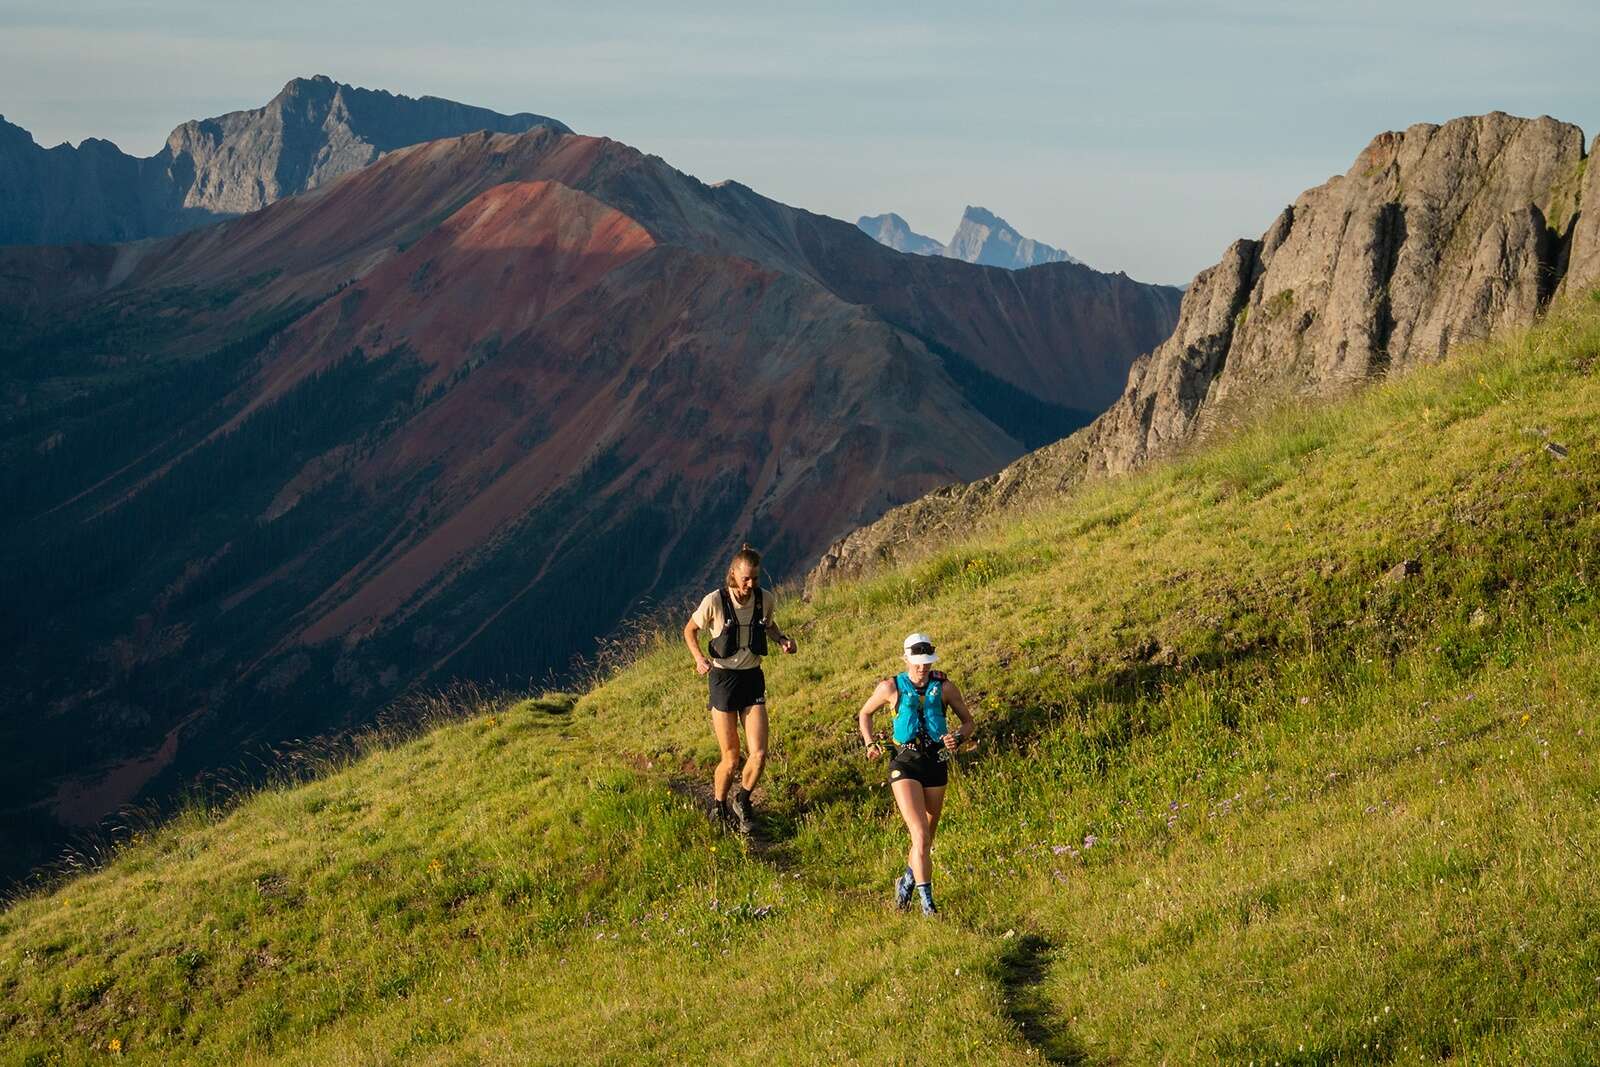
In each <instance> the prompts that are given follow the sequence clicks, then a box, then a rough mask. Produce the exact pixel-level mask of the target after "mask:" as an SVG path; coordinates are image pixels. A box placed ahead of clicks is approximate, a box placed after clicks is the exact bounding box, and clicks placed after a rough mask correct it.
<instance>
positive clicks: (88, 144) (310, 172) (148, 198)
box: [0, 75, 570, 244]
mask: <svg viewBox="0 0 1600 1067" xmlns="http://www.w3.org/2000/svg"><path fill="white" fill-rule="evenodd" d="M535 126H549V127H551V128H553V129H557V130H560V131H562V132H570V131H569V130H568V128H567V127H566V125H564V124H563V123H559V122H557V121H555V120H554V119H550V118H546V117H545V116H543V115H530V114H517V115H501V114H499V113H497V112H494V111H490V110H488V109H486V108H481V107H469V106H467V105H465V104H458V103H455V102H454V101H451V100H441V99H439V98H437V97H432V96H424V97H422V98H420V99H415V100H414V99H412V98H411V97H409V96H398V95H395V94H393V93H387V92H382V91H375V90H371V89H359V88H356V87H354V86H350V85H343V84H341V83H339V82H336V81H334V80H333V79H331V78H329V77H327V76H325V75H318V76H317V77H313V78H296V79H294V80H293V81H291V82H289V83H288V84H287V85H285V86H284V87H283V90H282V91H281V92H279V93H278V95H277V96H275V97H273V98H272V100H271V101H270V102H268V103H267V104H266V106H264V107H259V108H255V109H252V110H249V111H234V112H230V113H229V114H226V115H219V116H217V117H215V118H209V119H198V120H195V121H191V122H185V123H183V124H182V125H181V126H179V127H178V128H177V129H175V130H173V131H172V133H171V134H170V135H168V137H167V143H166V145H165V146H163V147H162V149H161V151H159V152H157V153H156V154H155V155H153V156H149V157H147V158H143V159H141V158H138V157H135V156H130V155H128V154H127V153H125V152H123V151H122V150H121V149H119V148H118V147H117V146H116V145H114V144H112V143H111V142H110V141H103V140H100V139H98V138H92V137H91V138H88V139H86V140H84V141H83V143H81V144H80V145H78V147H77V148H73V147H72V146H71V145H66V144H61V145H57V146H56V147H54V148H50V149H45V148H41V147H40V146H39V145H37V144H35V143H34V140H33V137H32V136H31V135H30V134H29V133H28V131H26V130H24V129H22V128H21V127H19V126H15V125H12V124H11V123H9V122H6V121H5V119H4V117H3V116H0V244H75V243H79V242H90V243H104V242H109V241H134V240H138V239H140V238H144V237H161V236H165V235H168V234H174V233H180V232H182V231H183V230H187V229H191V228H193V227H195V226H204V225H206V224H207V223H211V222H215V221H217V220H218V219H224V218H231V217H233V216H235V215H242V214H245V213H247V212H251V211H256V210H259V209H260V208H263V207H266V206H267V205H268V204H270V203H272V202H274V201H276V200H280V199H282V198H283V197H286V196H294V195H295V194H297V193H303V192H306V191H308V190H311V189H315V188H316V187H317V186H319V185H322V184H324V183H326V182H329V181H332V180H333V179H335V178H338V177H340V176H341V175H344V174H349V173H351V172H352V171H356V170H359V169H361V168H362V167H364V166H366V165H367V164H369V163H371V162H372V161H373V160H375V159H377V158H378V157H379V156H381V155H383V154H384V153H386V152H392V151H394V150H395V149H397V148H404V147H406V146H407V145H413V144H419V143H421V142H423V141H432V140H437V139H438V138H440V137H455V136H459V135H460V134H463V133H469V132H472V131H474V130H492V131H495V132H497V133H521V132H524V131H526V130H530V129H532V128H534V127H535Z"/></svg>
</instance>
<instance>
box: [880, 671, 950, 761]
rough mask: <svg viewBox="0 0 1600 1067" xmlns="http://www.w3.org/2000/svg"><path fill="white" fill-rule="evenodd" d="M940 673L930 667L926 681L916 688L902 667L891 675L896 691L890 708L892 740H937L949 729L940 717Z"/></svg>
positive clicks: (902, 742) (904, 743)
mask: <svg viewBox="0 0 1600 1067" xmlns="http://www.w3.org/2000/svg"><path fill="white" fill-rule="evenodd" d="M944 678H945V676H944V674H943V673H942V672H940V671H930V672H929V674H928V684H927V685H925V686H923V687H922V689H921V690H918V689H917V687H916V686H914V685H912V684H911V677H910V676H909V675H907V674H906V673H905V672H904V671H902V672H900V673H899V674H897V675H895V676H894V687H895V689H896V690H897V691H898V692H899V694H900V699H899V701H898V702H897V703H896V704H895V710H894V743H895V744H897V745H909V744H911V743H912V742H914V741H925V742H927V741H932V742H937V741H938V740H939V739H940V738H942V737H943V736H944V735H945V734H947V733H949V729H948V727H947V726H946V725H945V718H944Z"/></svg>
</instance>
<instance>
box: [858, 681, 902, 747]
mask: <svg viewBox="0 0 1600 1067" xmlns="http://www.w3.org/2000/svg"><path fill="white" fill-rule="evenodd" d="M893 701H894V683H893V682H891V681H889V680H888V679H887V678H885V679H884V680H883V681H881V682H879V683H878V684H877V687H876V688H874V689H873V690H872V695H871V696H869V697H868V698H867V702H866V703H865V704H863V705H861V711H860V712H859V713H858V714H857V715H856V727H857V729H859V730H860V731H861V743H862V744H864V745H866V746H867V758H868V759H877V758H878V756H879V754H880V753H881V752H882V751H883V750H882V748H880V747H879V745H878V742H877V741H875V740H873V737H872V713H873V712H874V711H877V710H878V709H879V708H880V707H882V706H883V705H885V704H890V703H893Z"/></svg>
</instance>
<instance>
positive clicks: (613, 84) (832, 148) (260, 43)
mask: <svg viewBox="0 0 1600 1067" xmlns="http://www.w3.org/2000/svg"><path fill="white" fill-rule="evenodd" d="M380 12H381V14H380ZM0 29H3V31H4V32H3V33H0V114H4V115H5V117H6V118H7V120H9V121H10V122H12V123H15V124H16V125H19V126H21V127H23V128H25V129H27V130H29V132H31V133H32V134H33V136H34V138H35V140H36V141H38V143H40V144H41V145H44V146H45V147H51V146H53V145H55V144H58V143H61V142H63V141H66V142H69V143H73V144H77V143H79V142H81V140H82V139H83V138H85V137H101V138H105V139H107V140H110V141H113V142H115V143H116V144H117V145H118V146H119V147H120V148H122V149H123V150H124V151H126V152H129V153H131V154H134V155H139V156H148V155H151V154H153V153H154V152H156V151H158V150H159V148H160V146H161V145H162V143H163V142H164V139H165V137H166V135H167V133H168V132H169V131H170V130H171V129H172V128H173V127H175V126H177V125H178V124H179V123H181V122H184V121H186V120H188V119H194V118H204V117H209V116H212V115H217V114H222V113H225V112H228V111H235V110H241V109H246V108H254V107H260V106H261V105H262V104H264V103H266V102H267V101H268V100H269V99H271V97H272V96H273V95H274V94H276V93H277V92H278V90H279V89H280V88H281V87H282V85H283V83H284V82H286V81H288V80H290V79H291V78H295V77H307V76H311V75H314V74H327V75H329V76H330V77H333V78H334V79H336V80H338V81H342V82H347V83H350V84H354V85H359V86H363V87H365V88H371V89H385V90H388V91H390V92H396V93H404V94H405V95H408V96H424V95H432V96H440V97H446V98H449V99H453V100H458V101H460V102H462V103H467V104H474V105H478V106H482V107H489V108H493V109H495V110H497V111H504V112H516V111H533V112H538V113H540V114H545V115H549V116H551V117H553V118H557V119H560V120H561V121H563V122H565V123H567V124H568V125H570V126H572V127H573V129H575V130H577V131H579V132H580V133H588V134H598V135H604V136H608V137H613V138H615V139H617V140H620V141H624V142H627V143H628V144H631V145H634V146H636V147H638V148H640V149H642V150H644V151H647V152H652V153H655V154H657V155H660V156H662V157H663V158H665V159H666V160H667V161H668V162H669V163H671V164H673V165H674V166H676V167H678V168H680V169H682V170H685V171H688V172H689V173H692V174H694V175H696V176H697V177H699V178H701V179H703V180H705V181H708V182H715V181H719V180H722V179H726V178H732V179H734V180H737V181H740V182H743V183H744V184H746V185H749V186H751V187H753V188H755V189H757V190H758V191H760V192H762V193H764V194H766V195H768V196H772V197H775V198H776V199H779V200H782V201H784V202H786V203H789V204H793V205H796V206H799V207H804V208H807V209H809V210H812V211H818V212H822V213H825V214H828V215H833V216H836V217H838V218H841V219H844V220H846V221H848V222H852V223H853V222H854V221H855V220H856V218H858V217H859V216H861V215H878V214H883V213H885V212H894V213H896V214H898V215H900V216H901V217H903V218H905V219H906V221H907V222H908V224H909V225H910V226H911V228H912V229H913V230H916V231H917V232H919V233H924V234H927V235H929V236H931V237H934V238H935V239H937V240H941V241H943V240H947V239H948V238H949V237H950V235H951V233H952V232H953V231H954V229H955V226H956V223H957V222H958V221H959V219H960V216H961V213H962V210H963V209H964V208H965V207H966V206H967V205H968V204H978V205H982V206H984V207H986V208H988V209H990V210H992V211H994V212H995V213H996V214H998V215H1000V216H1002V217H1004V218H1005V219H1006V220H1007V221H1009V222H1010V223H1011V224H1012V225H1013V226H1015V227H1016V228H1017V229H1018V230H1020V231H1021V232H1022V233H1023V234H1025V235H1026V236H1028V237H1032V238H1035V239H1036V240H1039V241H1042V242H1045V243H1047V244H1050V245H1054V246H1056V247H1058V248H1061V249H1064V250H1065V251H1067V252H1069V253H1071V254H1072V255H1074V256H1076V257H1078V258H1079V259H1082V260H1084V261H1085V262H1087V263H1089V264H1090V265H1091V266H1094V267H1096V268H1098V269H1101V270H1108V271H1116V270H1122V271H1126V272H1127V273H1128V274H1130V275H1132V276H1133V277H1136V278H1140V279H1142V280H1146V281H1159V282H1169V283H1174V284H1182V283H1184V282H1186V281H1188V280H1189V278H1191V277H1192V276H1193V275H1194V273H1195V272H1196V271H1198V270H1201V269H1203V268H1205V267H1207V266H1209V265H1210V264H1212V263H1214V262H1215V261H1216V260H1217V258H1218V256H1219V255H1220V254H1221V252H1222V251H1223V249H1224V248H1225V247H1226V246H1227V244H1228V243H1229V242H1230V241H1232V240H1234V239H1235V238H1237V237H1241V236H1250V237H1254V236H1258V235H1259V234H1260V233H1261V232H1262V231H1263V230H1265V229H1266V227H1267V226H1268V225H1270V223H1271V222H1272V219H1273V218H1274V217H1275V216H1276V214H1277V213H1278V211H1280V210H1281V209H1282V207H1283V206H1284V205H1285V204H1288V203H1289V202H1291V201H1292V200H1293V199H1294V198H1295V197H1296V196H1297V195H1298V194H1299V193H1300V192H1301V191H1302V190H1304V189H1306V188H1308V187H1310V186H1313V185H1316V184H1319V183H1321V182H1323V181H1325V180H1326V179H1327V178H1329V177H1330V176H1332V175H1334V174H1338V173H1343V171H1344V170H1345V169H1347V168H1348V166H1349V165H1350V162H1351V160H1353V159H1354V157H1355V155H1356V154H1357V153H1358V152H1359V151H1360V150H1361V149H1362V147H1364V146H1365V145H1366V143H1367V142H1368V141H1369V140H1370V139H1371V138H1372V137H1373V136H1374V135H1376V134H1378V133H1380V132H1382V131H1384V130H1389V129H1404V128H1405V127H1407V126H1410V125H1412V124H1414V123H1417V122H1443V121H1446V120H1448V119H1450V118H1454V117H1456V116H1458V115H1464V114H1478V113H1483V112H1487V111H1494V110H1501V111H1508V112H1511V113H1513V114H1522V115H1530V116H1532V115H1539V114H1549V115H1553V116H1554V117H1556V118H1558V119H1562V120H1564V121H1567V122H1574V123H1577V124H1579V125H1580V126H1583V127H1584V129H1585V131H1586V134H1587V135H1588V136H1590V137H1593V136H1594V135H1595V133H1596V129H1595V127H1596V125H1597V118H1600V88H1597V87H1596V86H1595V85H1594V84H1593V82H1592V79H1589V78H1587V77H1586V74H1587V71H1588V69H1589V64H1588V56H1587V51H1588V42H1589V41H1591V40H1593V39H1594V34H1593V31H1594V30H1596V29H1600V14H1597V13H1596V11H1595V10H1593V9H1592V8H1590V7H1587V6H1584V5H1580V4H1577V3H1575V2H1563V3H1556V4H1546V5H1542V6H1539V7H1536V8H1533V9H1528V10H1518V11H1513V12H1508V11H1505V10H1503V9H1502V8H1500V7H1498V6H1495V5H1491V4H1487V3H1481V2H1470V3H1461V4H1453V5H1445V4H1443V3H1434V2H1430V3H1415V4H1409V5H1406V6H1405V7H1404V8H1403V9H1402V10H1399V11H1396V10H1393V9H1391V8H1390V7H1388V6H1385V5H1380V4H1377V3H1367V2H1363V3H1357V4H1354V5H1347V6H1346V7H1345V8H1343V9H1340V10H1337V11H1329V10H1326V9H1325V8H1324V7H1322V6H1313V5H1310V4H1299V3H1294V4H1272V5H1267V4H1262V3H1210V4H1202V5H1180V4H1176V3H1168V2H1148V3H1132V4H1123V5H1118V6H1117V7H1116V8H1115V9H1114V10H1105V9H1101V8H1097V7H1091V6H1089V5H1087V4H1081V3H1067V4H1064V5H1023V6H1022V7H1020V8H1018V9H1016V11H1015V13H1012V14H1010V15H1009V16H1008V17H1006V18H1000V17H986V16H985V15H983V14H981V13H978V12H975V11H973V10H970V9H969V8H967V7H966V6H965V5H937V4H936V5H932V6H925V5H920V6H919V7H918V8H917V9H915V10H914V11H907V12H899V13H897V12H893V11H888V12H886V11H871V12H861V11H856V10H854V9H852V8H850V7H846V6H844V5H835V6H827V7H822V8H817V9H813V10H809V11H806V12H803V13H800V12H795V11H791V10H788V9H779V8H754V9H750V10H746V11H741V12H740V13H739V14H738V15H736V16H728V17H725V18H713V17H710V16H707V15H703V14H700V13H697V12H696V11H693V10H691V9H688V8H682V7H677V8H664V7H651V8H649V9H642V10H631V9H630V8H629V7H628V6H627V5H621V4H591V5H587V6H585V7H584V8H583V9H582V10H580V11H570V10H564V11H560V12H555V11H545V12H538V11H532V10H529V9H527V8H526V7H523V6H518V5H514V4H508V3H491V4H488V5H483V6H480V7H478V8H476V9H474V10H473V11H472V12H471V13H470V17H461V18H456V19H451V20H446V19H444V18H442V17H441V16H440V15H439V14H438V12H437V11H436V10H435V9H433V8H431V7H430V6H428V5H424V4H420V3H416V2H415V0H404V2H400V3H396V4H392V5H388V6H385V7H384V8H381V9H379V8H363V7H362V6H359V5H357V6H344V7H338V8H327V7H323V6H312V5H310V4H307V3H304V2H303V0H291V2H287V3H284V4H280V5H278V6H277V7H275V8H273V9H272V10H270V11H260V10H252V11H251V12H250V13H249V14H248V15H240V14H239V13H237V12H226V11H218V10H216V9H215V8H214V7H208V6H206V5H203V4H201V3H199V2H198V0H173V2H168V3H145V4H141V5H137V6H135V7H133V8H131V9H130V8H129V7H127V6H125V5H118V4H111V3H109V2H106V0H88V2H85V3H80V4H77V5H75V6H74V7H73V9H71V10H69V11H64V10H59V9H57V8H56V7H55V6H54V5H49V4H44V3H40V2H38V0H22V2H14V0H7V2H6V3H5V4H4V6H3V7H0ZM351 42H353V43H351Z"/></svg>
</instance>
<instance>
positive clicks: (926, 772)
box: [856, 633, 977, 915]
mask: <svg viewBox="0 0 1600 1067" xmlns="http://www.w3.org/2000/svg"><path fill="white" fill-rule="evenodd" d="M903 649H904V652H905V661H906V669H905V670H904V671H902V672H901V673H899V674H897V675H895V676H894V677H893V678H886V679H884V680H883V681H881V682H879V683H878V686H877V688H876V689H874V690H873V691H872V695H871V696H870V697H868V698H867V702H866V703H865V704H863V705H861V712H860V714H859V715H857V716H856V720H857V725H858V726H859V727H860V729H861V740H862V743H863V744H865V745H866V746H867V758H868V759H872V760H875V759H877V758H878V757H879V756H881V755H882V754H883V748H882V746H880V745H879V744H878V742H877V740H876V739H875V738H874V737H873V735H872V713H873V712H874V711H876V710H877V709H878V708H880V707H892V708H894V709H895V710H894V741H895V744H896V745H897V746H898V750H897V751H896V752H895V755H894V758H893V759H892V760H890V761H889V788H890V789H891V790H892V791H893V792H894V799H895V803H896V804H897V805H898V806H899V808H900V817H901V818H902V819H904V820H905V824H906V829H907V830H909V831H910V832H911V848H910V850H909V851H908V852H907V854H906V869H905V872H904V873H903V874H901V875H900V877H899V878H897V879H896V880H895V883H894V904H895V907H897V908H899V909H900V910H901V911H905V910H906V909H907V908H909V907H910V906H911V896H912V894H913V893H915V894H916V896H917V899H918V900H919V902H920V903H921V905H922V914H924V915H935V914H937V913H938V911H939V909H938V907H937V906H936V905H935V904H934V902H933V860H932V858H931V857H930V856H929V854H928V853H929V850H930V849H931V848H932V847H933V833H934V831H935V830H936V829H938V826H939V813H940V812H941V811H943V810H944V790H945V786H946V784H947V783H948V782H949V779H950V765H949V762H948V761H949V759H950V757H951V755H952V754H953V753H954V752H955V750H956V748H957V747H958V746H959V745H960V744H961V742H963V741H965V740H966V739H967V738H969V737H971V736H972V735H973V733H975V732H976V731H977V725H976V724H975V723H974V722H973V721H972V713H971V712H970V711H968V710H967V702H966V700H965V699H964V698H963V697H962V696H961V690H959V689H957V688H956V684H955V683H954V682H952V681H951V680H950V679H949V678H948V677H946V675H945V673H944V672H943V671H936V670H934V669H933V664H934V663H936V662H938V659H939V657H938V656H937V655H936V654H935V653H934V651H933V639H932V638H931V637H929V636H928V635H927V634H924V633H914V634H912V635H910V636H909V637H907V638H906V639H905V643H904V645H903ZM946 708H951V709H954V711H955V713H956V714H957V715H959V716H960V717H961V726H960V727H959V728H958V729H957V730H956V731H955V732H954V733H952V732H951V731H950V729H949V723H948V722H947V721H946V716H945V709H946Z"/></svg>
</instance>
